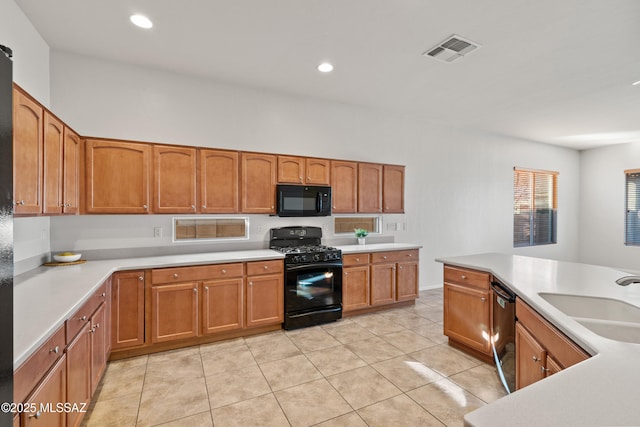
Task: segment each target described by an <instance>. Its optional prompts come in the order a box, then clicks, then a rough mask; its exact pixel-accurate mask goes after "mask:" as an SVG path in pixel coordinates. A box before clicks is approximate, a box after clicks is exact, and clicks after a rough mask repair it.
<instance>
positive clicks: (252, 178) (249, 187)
mask: <svg viewBox="0 0 640 427" xmlns="http://www.w3.org/2000/svg"><path fill="white" fill-rule="evenodd" d="M241 156H242V212H243V213H263V214H271V213H275V198H276V187H275V185H276V156H272V155H269V154H258V153H242V155H241Z"/></svg>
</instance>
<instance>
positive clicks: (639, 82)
mask: <svg viewBox="0 0 640 427" xmlns="http://www.w3.org/2000/svg"><path fill="white" fill-rule="evenodd" d="M638 85H640V80H638V81H637V82H633V83H631V86H638Z"/></svg>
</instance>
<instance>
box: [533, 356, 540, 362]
mask: <svg viewBox="0 0 640 427" xmlns="http://www.w3.org/2000/svg"><path fill="white" fill-rule="evenodd" d="M531 358H532V359H533V361H534V362H539V361H540V359H538V358H537V357H536V356H531Z"/></svg>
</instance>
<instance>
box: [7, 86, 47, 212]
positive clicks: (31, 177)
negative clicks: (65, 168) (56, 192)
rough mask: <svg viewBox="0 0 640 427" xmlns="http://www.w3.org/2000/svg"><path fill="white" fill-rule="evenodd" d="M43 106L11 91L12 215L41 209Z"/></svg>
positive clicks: (16, 91) (40, 210)
mask: <svg viewBox="0 0 640 427" xmlns="http://www.w3.org/2000/svg"><path fill="white" fill-rule="evenodd" d="M42 120H43V109H42V107H41V106H40V105H39V104H38V103H37V102H35V101H33V100H32V99H31V98H29V97H28V96H26V95H24V94H23V93H22V92H21V91H19V90H16V89H14V91H13V174H14V175H13V194H14V195H13V197H14V200H15V213H16V214H37V213H41V212H42V148H43V145H42V144H43V135H42V133H43V124H42Z"/></svg>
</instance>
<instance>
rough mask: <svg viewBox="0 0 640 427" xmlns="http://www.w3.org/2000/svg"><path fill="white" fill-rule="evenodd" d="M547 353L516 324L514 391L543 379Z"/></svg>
mask: <svg viewBox="0 0 640 427" xmlns="http://www.w3.org/2000/svg"><path fill="white" fill-rule="evenodd" d="M546 358H547V352H546V351H545V349H544V348H542V346H541V345H540V343H538V341H537V340H536V339H535V338H534V337H533V335H531V334H530V333H529V331H527V330H526V329H525V328H524V326H522V324H521V323H520V322H516V390H520V389H521V388H523V387H526V386H528V385H529V384H533V383H535V382H536V381H540V380H541V379H543V378H544V377H545V370H546V367H545V366H544V365H545V363H546Z"/></svg>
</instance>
